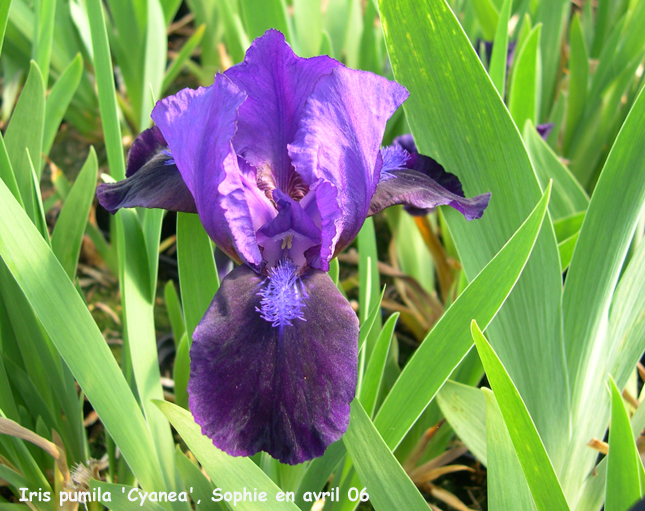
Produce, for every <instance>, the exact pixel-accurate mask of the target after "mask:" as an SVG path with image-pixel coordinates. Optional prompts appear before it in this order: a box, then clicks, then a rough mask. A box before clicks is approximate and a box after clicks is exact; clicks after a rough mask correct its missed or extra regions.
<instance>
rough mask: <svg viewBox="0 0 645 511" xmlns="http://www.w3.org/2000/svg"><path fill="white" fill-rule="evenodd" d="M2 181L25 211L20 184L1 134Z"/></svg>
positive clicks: (0, 161)
mask: <svg viewBox="0 0 645 511" xmlns="http://www.w3.org/2000/svg"><path fill="white" fill-rule="evenodd" d="M0 179H1V180H2V181H4V183H5V185H7V188H9V190H10V191H11V193H12V194H13V196H14V198H15V199H16V201H18V204H20V207H22V208H23V209H24V207H25V205H24V203H23V202H22V196H21V195H20V190H19V189H18V183H17V182H16V175H15V174H14V172H13V167H12V165H11V160H9V154H8V153H7V147H6V146H5V143H4V138H3V136H2V133H0Z"/></svg>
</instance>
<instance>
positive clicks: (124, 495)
mask: <svg viewBox="0 0 645 511" xmlns="http://www.w3.org/2000/svg"><path fill="white" fill-rule="evenodd" d="M90 488H91V491H92V492H93V493H94V492H96V493H95V494H96V495H97V497H98V491H99V489H100V490H101V495H102V496H105V495H106V494H107V493H109V494H110V501H109V502H107V501H106V499H101V500H99V502H101V503H102V504H103V505H104V506H106V507H107V508H108V509H113V510H114V511H137V510H140V509H142V506H145V509H146V510H150V511H163V509H164V508H163V507H161V506H160V505H159V504H156V503H155V502H152V501H150V499H149V498H147V497H148V496H146V500H145V503H142V502H141V499H142V497H143V491H142V490H140V489H139V488H136V487H132V486H125V485H122V484H112V483H106V482H105V481H97V480H96V479H91V480H90ZM159 491H166V492H168V490H159ZM128 497H130V498H132V499H135V500H134V501H132V500H130V498H128ZM79 507H80V506H79Z"/></svg>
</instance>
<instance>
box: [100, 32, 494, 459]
mask: <svg viewBox="0 0 645 511" xmlns="http://www.w3.org/2000/svg"><path fill="white" fill-rule="evenodd" d="M407 97H408V92H407V90H406V89H405V88H404V87H402V86H401V85H399V84H397V83H394V82H391V81H388V80H386V79H385V78H382V77H380V76H377V75H375V74H372V73H368V72H364V71H355V70H352V69H348V68H346V67H345V66H343V65H342V64H340V63H339V62H337V61H335V60H333V59H331V58H329V57H325V56H322V57H315V58H311V59H303V58H299V57H297V56H296V55H295V54H294V53H293V51H292V50H291V48H290V47H289V45H288V44H287V43H286V42H285V40H284V36H283V35H282V34H281V33H280V32H276V31H269V32H267V33H266V34H265V35H264V36H262V37H260V38H258V39H257V40H255V41H254V42H253V44H252V45H251V47H250V48H249V50H248V52H247V54H246V58H245V59H244V62H243V63H241V64H239V65H236V66H234V67H231V68H230V69H228V70H227V71H226V72H225V73H223V74H218V75H217V76H216V77H215V82H214V83H213V85H211V86H210V87H206V88H199V89H197V90H191V89H184V90H182V91H180V92H178V93H177V94H176V95H174V96H170V97H168V98H166V99H164V100H162V101H159V102H158V103H157V105H156V106H155V108H154V110H153V112H152V118H153V120H154V121H155V124H156V126H155V127H153V128H151V129H149V130H147V131H145V132H143V133H142V134H141V135H140V136H139V137H138V138H137V140H136V141H135V142H134V144H133V146H132V149H131V150H130V154H129V155H128V168H127V179H125V180H124V181H121V182H118V183H115V184H103V185H101V186H100V187H99V189H98V192H97V194H98V198H99V201H100V202H101V204H102V205H103V206H104V207H105V208H106V209H108V210H109V211H111V212H112V213H114V212H115V211H117V210H118V209H119V208H123V207H134V206H142V207H148V208H164V209H168V210H173V211H184V212H192V213H197V214H198V215H199V218H200V220H201V222H202V223H203V225H204V228H205V229H206V232H207V233H208V234H209V236H210V237H211V238H212V239H213V241H214V242H215V243H216V244H217V245H218V246H219V247H220V248H221V249H222V250H223V251H224V252H226V254H228V255H229V256H230V257H231V258H232V259H233V260H234V261H236V262H237V263H239V264H240V266H238V267H236V268H235V269H234V270H233V271H232V272H230V273H229V274H228V275H227V276H226V277H225V278H224V279H223V281H222V283H221V286H220V288H219V291H218V292H217V294H216V295H215V297H214V298H213V301H212V303H211V305H210V307H209V308H208V311H207V312H206V314H205V315H204V318H203V319H202V321H201V322H200V324H199V326H198V327H197V328H196V330H195V333H194V335H193V343H192V347H191V351H190V355H191V373H190V381H189V383H188V392H189V396H190V409H191V411H192V413H193V415H194V417H195V420H196V421H197V423H198V424H200V425H201V427H202V431H203V433H204V434H206V435H207V436H209V437H210V438H211V439H212V440H213V442H214V444H215V445H216V446H217V447H219V448H220V449H222V450H224V451H226V452H228V453H229V454H231V455H234V456H250V455H253V454H255V453H256V452H258V451H266V452H268V453H269V454H271V455H272V456H273V457H275V458H277V459H279V460H280V461H282V462H285V463H291V464H295V463H300V462H303V461H305V460H309V459H312V458H314V457H317V456H321V455H322V454H323V453H324V451H325V449H326V447H327V446H328V445H329V444H331V443H332V442H334V441H336V440H338V439H339V438H340V437H341V436H342V434H343V433H344V431H345V429H346V428H347V425H348V422H349V409H350V402H351V401H352V399H353V398H354V393H355V387H356V380H357V344H358V321H357V318H356V314H355V313H354V311H353V310H352V308H351V307H350V305H349V303H348V302H347V300H346V299H345V298H344V297H343V296H342V294H341V293H340V292H339V291H338V289H337V288H336V286H335V285H334V283H333V281H332V280H331V278H330V277H329V276H328V274H327V273H326V272H327V271H328V269H329V261H330V260H331V259H332V258H333V257H334V256H335V255H337V254H338V253H339V252H340V251H342V250H343V249H344V248H345V247H347V246H348V245H349V244H350V243H351V242H352V240H353V239H354V238H355V237H356V235H357V234H358V231H359V229H360V228H361V226H362V225H363V222H364V221H365V218H366V217H368V216H370V215H374V214H376V213H378V212H379V211H381V210H383V209H384V208H386V207H388V206H391V205H393V204H409V205H412V206H415V207H420V208H428V207H434V206H437V205H440V204H448V205H451V206H453V207H454V208H456V209H458V210H459V211H461V212H462V213H463V214H464V216H465V217H466V218H468V219H474V218H479V217H480V216H481V215H482V213H483V210H484V209H485V208H486V206H487V204H488V200H489V195H490V194H485V195H480V196H478V197H475V198H473V199H466V198H464V195H463V193H462V192H461V187H460V186H458V187H457V186H455V187H452V188H451V187H450V186H446V187H444V186H442V184H441V183H442V181H441V176H439V178H437V176H435V178H434V179H433V178H432V176H429V175H428V174H426V173H423V172H421V171H419V170H415V169H414V165H410V162H411V160H412V159H413V157H411V156H410V154H409V153H408V152H407V151H405V150H404V149H403V148H402V147H401V146H399V145H396V146H393V147H389V148H385V149H381V148H380V144H381V139H382V137H383V132H384V130H385V123H386V121H387V120H388V119H389V117H390V116H391V115H392V114H393V113H394V111H395V110H396V109H397V108H398V107H399V106H400V105H401V103H403V102H404V101H405V99H406V98H407ZM451 179H454V180H456V178H454V176H453V177H452V178H451ZM444 184H445V183H444ZM455 184H458V181H456V183H455Z"/></svg>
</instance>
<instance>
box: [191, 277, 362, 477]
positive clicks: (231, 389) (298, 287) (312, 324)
mask: <svg viewBox="0 0 645 511" xmlns="http://www.w3.org/2000/svg"><path fill="white" fill-rule="evenodd" d="M291 270H293V268H292V269H291ZM276 271H278V270H276ZM289 271H290V268H288V267H285V268H282V270H280V272H281V273H279V274H274V277H273V278H267V277H263V276H261V275H258V274H257V273H255V272H254V271H252V270H251V269H249V268H248V267H246V266H239V267H238V268H236V269H235V270H233V271H232V272H231V273H230V274H229V275H227V277H226V278H225V279H224V280H223V281H222V284H221V287H220V288H219V291H218V292H217V294H216V295H215V298H214V299H213V302H212V303H211V305H210V307H209V309H208V311H207V313H206V315H205V316H204V319H202V321H201V323H200V324H199V326H198V327H197V329H196V330H195V334H194V336H193V339H194V341H193V344H192V347H191V353H190V354H191V374H190V380H189V382H188V393H189V396H190V401H189V402H190V409H191V411H192V413H193V415H194V416H195V420H196V421H197V423H198V424H200V425H201V427H202V432H203V433H204V434H205V435H207V436H208V437H210V438H211V439H212V440H213V443H214V444H215V445H216V446H217V447H219V448H220V449H222V450H224V451H226V452H227V453H229V454H231V455H233V456H251V455H253V454H255V453H256V452H258V451H266V452H268V453H269V454H271V455H272V456H273V457H274V458H277V459H279V460H280V461H282V462H283V463H289V464H296V463H302V462H304V461H306V460H309V459H312V458H315V457H318V456H321V455H322V454H323V453H324V452H325V449H326V448H327V446H328V445H330V444H331V443H332V442H334V441H336V440H338V439H339V438H340V437H341V436H342V434H343V433H344V431H345V429H346V428H347V425H348V423H349V408H350V402H351V401H352V399H353V398H354V393H355V388H356V380H357V348H358V321H357V318H356V314H355V313H354V311H353V310H352V308H351V307H350V305H349V303H348V302H347V300H345V298H343V296H342V295H341V294H340V292H339V291H338V289H337V288H336V286H335V285H334V283H333V282H332V280H331V279H330V278H329V276H328V275H327V274H325V273H323V272H320V271H317V270H310V271H309V272H307V273H306V274H305V275H304V276H302V277H301V278H297V277H295V276H294V275H292V274H290V273H289ZM267 298H268V302H267V301H266V300H265V299H267ZM263 302H264V303H263ZM272 304H273V306H272ZM273 324H275V325H276V326H272V325H273Z"/></svg>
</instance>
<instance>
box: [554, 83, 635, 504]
mask: <svg viewBox="0 0 645 511" xmlns="http://www.w3.org/2000/svg"><path fill="white" fill-rule="evenodd" d="M644 144H645V94H643V93H641V94H640V96H639V98H638V99H637V100H636V103H635V104H634V106H633V108H632V110H631V112H630V114H629V115H628V117H627V119H626V120H625V123H624V124H623V127H622V129H621V131H620V133H619V135H618V137H617V139H616V142H615V143H614V146H613V148H612V150H611V152H610V154H609V157H608V159H607V162H606V163H605V166H604V169H603V171H602V174H601V176H600V179H599V180H598V183H597V185H596V189H595V192H594V195H593V196H592V199H591V202H590V203H589V208H588V210H587V214H586V216H585V219H584V223H583V225H582V229H581V231H580V237H579V239H578V243H577V245H576V249H575V251H574V253H573V258H572V260H571V265H570V267H569V271H568V273H567V279H566V282H565V286H564V294H563V303H562V308H563V313H564V336H565V340H566V353H567V363H568V366H569V374H570V375H571V384H572V396H573V398H572V411H573V413H574V417H576V422H575V423H574V424H573V430H572V431H573V436H572V440H571V451H570V453H569V460H568V463H567V464H566V466H564V467H563V469H564V472H563V485H564V486H565V488H567V487H571V488H572V490H571V491H573V489H574V488H579V487H580V486H581V485H582V482H583V479H584V478H585V477H586V474H587V473H588V471H589V470H591V467H592V466H593V462H594V460H595V454H594V453H593V452H591V453H589V452H588V451H589V449H588V448H586V447H585V446H586V443H587V442H588V441H589V439H590V438H594V437H596V438H602V436H603V433H604V431H605V428H606V424H607V420H608V418H609V401H608V397H607V396H606V393H604V392H603V387H602V381H603V380H602V376H603V375H604V374H605V372H606V370H607V362H608V357H609V355H610V352H609V349H610V339H609V338H608V336H607V335H606V322H607V314H608V312H609V308H610V304H611V299H612V296H613V294H614V290H615V288H616V284H617V282H618V278H619V276H620V274H621V269H622V266H623V264H624V261H625V256H626V255H627V252H628V250H629V245H630V242H631V239H632V235H633V233H634V230H635V229H636V225H637V223H638V219H639V216H640V214H641V211H642V208H643V204H645V154H643V152H642V151H641V150H640V147H642V146H643V145H644ZM598 239H602V240H603V242H602V243H598ZM591 277H593V278H591ZM581 443H582V445H581ZM576 446H577V447H576Z"/></svg>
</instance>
